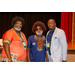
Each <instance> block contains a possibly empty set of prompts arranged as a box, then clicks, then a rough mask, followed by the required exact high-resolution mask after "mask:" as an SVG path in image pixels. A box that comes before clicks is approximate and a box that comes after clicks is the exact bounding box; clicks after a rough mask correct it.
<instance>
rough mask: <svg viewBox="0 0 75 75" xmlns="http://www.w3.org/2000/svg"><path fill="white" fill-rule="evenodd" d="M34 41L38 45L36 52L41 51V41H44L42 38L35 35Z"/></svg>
mask: <svg viewBox="0 0 75 75" xmlns="http://www.w3.org/2000/svg"><path fill="white" fill-rule="evenodd" d="M34 39H35V40H37V43H38V46H37V50H39V51H42V50H43V41H44V40H45V38H44V36H42V37H38V36H36V35H35V36H34Z"/></svg>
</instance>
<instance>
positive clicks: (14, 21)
mask: <svg viewBox="0 0 75 75" xmlns="http://www.w3.org/2000/svg"><path fill="white" fill-rule="evenodd" d="M17 21H21V22H22V26H24V19H23V18H21V17H18V16H16V17H14V18H13V20H12V26H14V24H15V23H16V22H17Z"/></svg>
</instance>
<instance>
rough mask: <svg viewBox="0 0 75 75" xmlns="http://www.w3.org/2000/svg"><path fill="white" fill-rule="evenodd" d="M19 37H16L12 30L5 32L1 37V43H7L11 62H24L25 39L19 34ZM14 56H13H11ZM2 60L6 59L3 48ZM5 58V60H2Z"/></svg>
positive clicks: (25, 54) (16, 34)
mask: <svg viewBox="0 0 75 75" xmlns="http://www.w3.org/2000/svg"><path fill="white" fill-rule="evenodd" d="M20 34H21V37H20V36H19V35H18V33H17V32H16V31H15V30H14V29H13V28H12V29H10V30H8V31H6V32H5V33H4V35H3V37H2V39H3V43H5V42H6V43H9V46H10V53H11V58H12V60H13V61H15V62H16V61H17V62H18V60H19V61H25V59H26V56H27V53H26V50H27V39H26V36H25V35H24V34H23V33H22V32H20ZM12 55H14V56H12ZM1 57H2V60H6V61H8V59H7V55H6V54H5V51H4V47H3V50H2V53H1ZM4 58H5V59H4Z"/></svg>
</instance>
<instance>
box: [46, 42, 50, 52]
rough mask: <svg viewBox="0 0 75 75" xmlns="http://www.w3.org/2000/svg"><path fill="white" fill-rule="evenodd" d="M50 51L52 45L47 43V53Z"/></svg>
mask: <svg viewBox="0 0 75 75" xmlns="http://www.w3.org/2000/svg"><path fill="white" fill-rule="evenodd" d="M49 50H50V43H47V51H49Z"/></svg>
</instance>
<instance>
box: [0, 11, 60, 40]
mask: <svg viewBox="0 0 75 75" xmlns="http://www.w3.org/2000/svg"><path fill="white" fill-rule="evenodd" d="M15 16H20V17H22V18H24V21H25V25H24V27H23V28H22V32H23V33H24V34H25V35H26V37H27V39H28V37H29V36H30V35H32V34H33V33H32V31H31V28H32V26H33V24H34V23H35V22H36V21H42V22H43V23H44V24H45V25H46V27H47V21H48V19H50V18H53V19H55V20H56V25H57V27H58V28H60V21H61V12H0V38H2V35H3V34H4V33H5V32H6V31H7V30H9V29H11V28H12V27H11V22H12V19H13V18H14V17H15ZM48 30H49V29H48V27H47V31H48ZM47 31H46V32H47ZM46 32H45V33H44V35H46Z"/></svg>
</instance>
